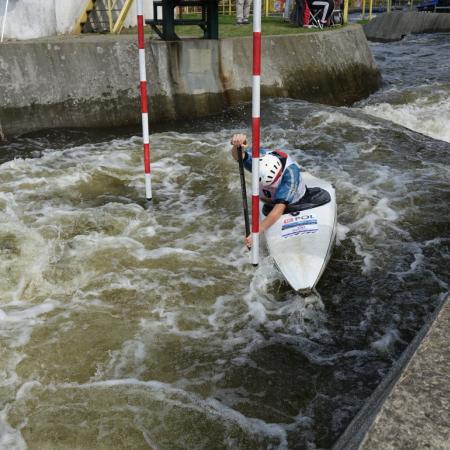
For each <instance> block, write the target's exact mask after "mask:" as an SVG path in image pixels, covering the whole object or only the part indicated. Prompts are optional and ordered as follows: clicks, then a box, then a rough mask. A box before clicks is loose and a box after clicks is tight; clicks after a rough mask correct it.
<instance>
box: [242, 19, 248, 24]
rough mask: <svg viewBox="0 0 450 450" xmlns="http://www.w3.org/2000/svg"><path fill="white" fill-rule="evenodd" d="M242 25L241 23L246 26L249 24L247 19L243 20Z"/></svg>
mask: <svg viewBox="0 0 450 450" xmlns="http://www.w3.org/2000/svg"><path fill="white" fill-rule="evenodd" d="M242 23H243V24H244V25H248V24H249V23H250V22H249V21H248V19H244V20H243V21H242Z"/></svg>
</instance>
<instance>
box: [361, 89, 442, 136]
mask: <svg viewBox="0 0 450 450" xmlns="http://www.w3.org/2000/svg"><path fill="white" fill-rule="evenodd" d="M418 89H419V90H421V95H416V96H414V98H413V100H411V101H410V102H408V103H401V104H397V103H395V104H393V103H387V102H384V103H378V104H375V105H368V106H365V107H364V108H363V111H364V112H365V113H368V114H371V115H373V116H376V117H380V118H382V119H388V120H391V121H392V122H394V123H397V124H399V125H402V126H404V127H406V128H409V129H410V130H413V131H418V132H419V133H422V134H425V135H427V136H431V137H433V138H435V139H440V140H442V141H446V142H450V126H449V123H450V91H449V90H448V88H447V89H444V88H443V87H439V86H436V87H435V88H434V89H433V90H432V92H429V88H428V87H426V88H418Z"/></svg>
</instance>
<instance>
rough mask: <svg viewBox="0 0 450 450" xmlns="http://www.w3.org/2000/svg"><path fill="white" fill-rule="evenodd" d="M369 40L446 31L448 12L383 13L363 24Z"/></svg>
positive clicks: (447, 29)
mask: <svg viewBox="0 0 450 450" xmlns="http://www.w3.org/2000/svg"><path fill="white" fill-rule="evenodd" d="M364 32H365V34H366V36H367V39H369V41H379V42H390V41H399V40H401V39H403V38H404V37H405V36H407V35H408V34H419V33H448V32H450V14H448V13H431V12H417V11H406V12H405V11H394V12H391V13H384V14H381V15H379V16H377V17H375V18H374V19H373V20H371V21H370V22H369V23H367V24H366V25H364Z"/></svg>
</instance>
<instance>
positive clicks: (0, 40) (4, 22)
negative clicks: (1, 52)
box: [0, 0, 8, 42]
mask: <svg viewBox="0 0 450 450" xmlns="http://www.w3.org/2000/svg"><path fill="white" fill-rule="evenodd" d="M7 13H8V0H6V5H5V13H4V14H3V20H2V35H1V38H0V42H3V33H4V32H5V25H6V14H7Z"/></svg>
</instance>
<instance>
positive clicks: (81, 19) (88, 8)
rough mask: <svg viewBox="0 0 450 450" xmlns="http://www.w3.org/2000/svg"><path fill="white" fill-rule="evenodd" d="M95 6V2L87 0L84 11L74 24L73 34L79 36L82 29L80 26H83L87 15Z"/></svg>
mask: <svg viewBox="0 0 450 450" xmlns="http://www.w3.org/2000/svg"><path fill="white" fill-rule="evenodd" d="M94 6H95V0H89V1H88V2H87V4H86V7H85V8H84V11H83V12H82V13H81V16H80V17H79V18H78V20H77V21H76V23H75V26H74V27H73V32H74V33H75V34H80V33H81V31H82V29H83V27H82V25H81V24H84V23H86V22H87V20H88V17H89V13H90V12H91V11H92V10H93V9H94Z"/></svg>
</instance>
